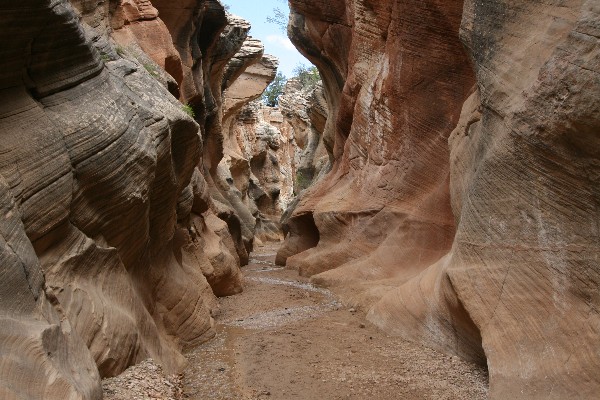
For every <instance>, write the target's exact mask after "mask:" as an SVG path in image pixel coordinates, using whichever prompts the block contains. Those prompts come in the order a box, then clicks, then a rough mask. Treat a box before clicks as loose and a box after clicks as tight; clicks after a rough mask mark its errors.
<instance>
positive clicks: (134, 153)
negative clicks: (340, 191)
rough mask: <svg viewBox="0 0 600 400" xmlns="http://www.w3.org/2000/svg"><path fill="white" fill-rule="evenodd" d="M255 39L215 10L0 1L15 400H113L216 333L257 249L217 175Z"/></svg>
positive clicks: (2, 388)
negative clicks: (238, 79) (123, 376)
mask: <svg viewBox="0 0 600 400" xmlns="http://www.w3.org/2000/svg"><path fill="white" fill-rule="evenodd" d="M248 29H249V25H248V24H247V23H246V22H245V21H242V20H240V19H238V18H235V17H232V16H228V15H227V14H226V13H225V11H224V9H223V6H222V5H221V3H219V2H218V1H216V0H180V1H161V0H154V1H152V2H150V1H147V0H123V1H116V0H114V1H112V0H111V1H105V2H89V1H83V0H72V1H71V2H69V1H66V0H57V1H52V2H50V1H44V0H26V1H5V2H2V4H0V32H1V33H0V42H1V43H2V46H0V54H1V55H2V57H1V61H0V65H1V68H0V93H1V94H0V98H1V99H2V101H1V102H0V104H1V105H0V149H1V150H0V187H1V189H0V198H1V200H0V207H1V209H2V215H3V220H2V222H1V223H0V231H1V232H2V234H1V235H0V238H1V241H0V254H1V256H0V258H1V259H2V269H1V271H0V274H1V277H2V283H1V287H0V320H1V322H2V323H1V324H0V353H1V354H2V357H1V360H0V397H1V398H3V399H99V398H101V396H102V393H101V388H100V377H101V376H112V375H115V374H118V373H120V372H121V371H123V370H124V369H125V368H126V367H127V366H129V365H131V364H134V363H136V362H139V361H141V360H143V359H145V358H148V357H151V358H153V359H155V360H157V361H158V362H160V363H162V364H163V366H164V367H165V368H166V369H167V370H168V371H176V370H179V369H181V367H182V366H183V365H184V363H185V360H184V358H183V356H182V355H181V350H182V349H183V348H185V347H188V346H192V345H195V344H197V343H200V342H201V341H204V340H206V339H207V338H210V337H211V336H213V335H214V330H213V321H212V317H211V312H213V311H214V310H215V307H216V300H215V295H216V296H221V295H229V294H234V293H238V292H240V291H241V290H242V287H241V279H240V272H239V266H240V264H241V263H243V262H244V258H246V259H247V254H248V251H249V249H250V248H251V246H252V237H251V235H252V233H251V232H250V233H248V232H246V231H244V226H243V217H244V216H243V215H240V213H239V211H238V210H236V208H235V204H231V201H229V200H227V199H225V196H224V195H223V193H224V192H226V190H225V189H222V188H220V187H219V186H218V184H219V182H215V177H217V173H216V166H217V165H218V163H219V161H220V157H222V154H223V148H222V146H223V136H222V132H221V130H220V126H221V121H222V100H221V93H222V90H223V87H222V85H223V77H224V75H225V72H226V69H227V65H228V63H229V62H230V60H231V58H232V57H234V56H235V55H236V53H238V52H239V51H240V50H241V49H242V46H243V44H244V42H245V41H246V39H247V33H248ZM247 66H248V65H245V66H244V67H243V68H241V69H240V71H239V74H238V76H239V75H240V74H241V73H242V72H243V71H244V69H245V67H247ZM229 79H230V81H231V82H233V81H234V80H235V77H232V76H229ZM265 86H266V83H265ZM174 96H175V97H174ZM176 97H178V98H179V99H180V100H181V102H180V101H178V100H177V98H176ZM182 102H183V103H189V105H190V107H191V109H192V110H193V111H194V113H195V119H194V118H191V117H190V115H189V114H190V111H189V110H186V108H184V107H183V104H182ZM250 222H252V221H250ZM247 229H253V226H251V227H248V228H247ZM244 235H246V236H244Z"/></svg>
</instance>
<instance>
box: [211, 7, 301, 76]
mask: <svg viewBox="0 0 600 400" xmlns="http://www.w3.org/2000/svg"><path fill="white" fill-rule="evenodd" d="M221 3H223V4H226V5H228V6H229V12H231V13H232V14H235V15H238V16H240V17H242V18H244V19H246V20H248V21H250V23H251V24H252V29H251V30H250V35H251V36H252V37H255V38H257V39H260V40H261V41H262V42H263V43H264V45H265V53H267V54H272V55H274V56H275V57H277V58H279V71H281V72H282V73H283V74H284V75H285V76H286V77H288V78H289V77H291V76H292V71H293V69H294V67H296V65H298V64H299V63H302V64H304V65H310V62H309V61H308V60H307V59H306V58H304V57H303V56H302V55H301V54H300V53H299V52H298V50H296V48H295V47H294V45H293V44H292V42H290V40H289V39H288V37H287V34H286V33H285V32H282V31H281V29H279V27H278V26H277V25H274V24H269V23H268V22H267V16H269V15H272V13H273V11H272V10H273V8H279V9H280V10H281V11H283V12H284V13H285V14H286V15H287V14H288V13H289V8H288V2H287V0H221Z"/></svg>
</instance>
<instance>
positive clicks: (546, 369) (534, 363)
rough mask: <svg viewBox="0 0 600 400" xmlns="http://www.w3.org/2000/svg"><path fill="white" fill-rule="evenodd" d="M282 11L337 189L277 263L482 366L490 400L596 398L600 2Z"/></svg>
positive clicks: (431, 3)
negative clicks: (310, 88) (321, 90)
mask: <svg viewBox="0 0 600 400" xmlns="http://www.w3.org/2000/svg"><path fill="white" fill-rule="evenodd" d="M290 4H291V6H292V17H291V22H290V26H289V33H290V36H291V38H292V41H293V42H294V43H295V44H296V45H297V46H298V47H299V48H300V50H301V51H303V52H304V53H305V54H306V55H307V56H308V57H309V58H310V59H311V61H313V62H314V63H315V64H316V65H317V66H318V67H319V70H320V72H321V74H322V76H323V78H324V86H325V88H326V96H327V100H328V105H329V108H330V118H329V120H328V122H327V126H326V129H325V133H324V138H325V143H326V144H327V147H328V149H329V150H330V152H331V155H332V158H333V169H332V172H331V173H330V174H328V175H327V176H326V177H325V179H323V180H321V181H320V182H319V183H317V185H316V186H315V187H312V188H309V190H307V192H306V193H305V195H304V196H303V197H302V199H301V200H300V203H299V205H298V207H297V208H296V209H295V211H294V213H293V215H292V217H291V219H290V234H289V236H288V237H287V239H286V244H285V245H284V247H283V248H282V250H281V251H280V254H279V255H278V259H279V260H280V262H283V261H285V260H286V259H287V264H288V265H290V266H294V267H296V268H298V269H299V270H300V272H301V273H302V274H305V275H312V276H313V278H312V279H313V281H315V282H318V283H321V284H326V285H330V286H336V287H337V290H338V291H339V292H340V293H341V294H342V295H343V296H344V297H345V299H346V300H347V301H348V302H351V303H355V304H358V305H360V306H363V307H365V308H367V309H368V310H369V316H368V317H369V319H370V320H371V321H372V322H374V323H376V324H377V325H379V326H381V327H382V328H384V329H385V330H387V331H388V332H392V333H395V334H398V335H402V336H404V337H407V338H410V339H412V340H416V341H419V342H422V343H424V344H426V345H428V346H433V347H436V348H438V349H441V350H444V351H447V352H452V353H455V354H458V355H460V356H462V357H464V358H467V359H470V360H473V361H475V362H480V363H487V365H488V368H489V372H490V396H491V397H492V398H497V399H504V398H528V399H529V398H544V399H545V398H556V399H562V398H595V397H597V396H598V394H599V393H600V379H599V375H598V374H597V373H596V372H595V371H597V370H598V366H599V363H600V353H599V348H598V346H597V344H598V342H599V341H600V337H599V333H598V332H600V329H599V328H600V315H599V314H598V312H597V309H598V306H599V305H600V298H599V297H598V287H599V283H600V275H599V273H598V271H599V270H598V267H597V264H598V255H599V250H600V242H599V238H600V235H599V234H598V233H599V232H598V221H600V215H599V214H598V210H599V208H598V205H599V199H600V192H599V191H598V188H599V187H600V186H599V185H598V176H600V175H599V174H598V165H600V164H599V159H600V157H599V156H600V153H599V149H600V143H599V142H598V135H597V132H598V128H599V126H598V123H599V116H600V112H599V107H600V106H599V104H600V102H598V95H599V94H600V80H599V79H598V77H599V76H600V75H599V74H598V72H599V65H600V64H599V63H598V54H600V53H599V50H598V37H599V34H598V32H600V31H599V29H600V27H599V25H598V21H599V20H600V18H599V16H600V9H599V8H598V6H597V4H596V2H593V1H568V2H561V3H560V4H559V3H552V2H550V3H548V2H541V1H532V2H526V3H522V2H514V1H510V0H498V1H492V2H483V3H482V2H475V1H470V0H466V1H465V3H464V4H463V2H462V1H450V2H448V1H436V0H427V1H409V0H405V1H400V2H374V1H369V0H354V1H350V0H345V1H344V0H338V1H334V2H322V1H317V0H291V1H290ZM459 34H460V39H462V42H463V43H464V45H465V47H463V45H462V44H461V40H459ZM469 96H470V97H469ZM467 97H468V99H467ZM463 104H464V105H463ZM461 107H462V111H461ZM307 249H308V250H307ZM303 250H306V251H304V252H301V251H303ZM299 252H301V253H300V254H297V253H299ZM294 254H297V255H294Z"/></svg>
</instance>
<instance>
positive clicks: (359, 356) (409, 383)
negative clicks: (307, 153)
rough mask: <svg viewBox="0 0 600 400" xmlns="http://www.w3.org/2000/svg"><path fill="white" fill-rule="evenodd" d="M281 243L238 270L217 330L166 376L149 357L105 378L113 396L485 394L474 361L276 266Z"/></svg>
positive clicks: (114, 399)
mask: <svg viewBox="0 0 600 400" xmlns="http://www.w3.org/2000/svg"><path fill="white" fill-rule="evenodd" d="M277 246H278V244H277V245H276V244H273V245H269V246H265V247H261V248H259V249H257V251H256V252H255V253H254V254H253V255H252V258H251V261H250V264H249V265H248V266H246V267H244V268H242V270H243V273H244V279H245V289H244V292H243V293H242V294H241V295H238V296H233V297H227V298H222V299H220V300H219V301H220V305H221V308H220V311H219V314H218V315H217V316H216V322H217V336H216V338H215V339H213V340H212V341H210V342H208V343H205V344H203V345H202V346H200V347H198V348H196V349H194V350H193V351H191V352H189V353H188V354H187V357H188V360H189V366H188V368H187V369H186V371H185V372H184V373H183V374H181V375H177V376H166V375H164V374H163V373H162V371H161V368H160V367H159V366H158V365H156V364H154V363H153V362H152V361H151V360H149V361H145V362H143V363H142V364H139V365H137V366H134V367H132V368H130V369H128V370H127V371H126V372H125V373H124V374H122V375H120V376H118V377H116V378H111V379H105V380H104V381H103V387H104V395H105V399H107V400H137V399H177V400H179V399H192V400H207V399H227V400H230V399H277V400H284V399H285V400H287V399H307V400H308V399H319V400H328V399H332V400H333V399H372V400H374V399H378V400H385V399H469V400H473V399H485V398H486V394H487V387H488V383H487V374H486V371H485V370H484V369H482V368H481V367H479V366H477V365H473V364H469V363H466V362H464V361H462V360H460V359H458V358H456V357H450V356H446V355H444V354H441V353H438V352H436V351H433V350H431V349H428V348H425V347H421V346H419V345H416V344H414V343H411V342H407V341H404V340H402V339H399V338H396V337H390V336H387V335H385V334H384V333H383V332H381V331H379V330H378V329H376V328H375V327H374V326H371V325H370V324H369V323H368V322H366V320H365V318H364V314H363V313H362V312H361V311H358V310H354V309H352V308H349V307H347V306H345V305H343V304H342V303H340V302H339V301H338V300H337V299H336V297H335V295H334V294H332V293H331V292H330V291H328V290H325V289H321V288H317V287H315V286H313V285H311V284H310V283H309V282H308V281H307V280H306V279H304V278H301V277H299V276H298V274H297V272H296V271H293V270H290V269H286V268H281V267H277V266H275V264H274V258H275V253H276V250H277Z"/></svg>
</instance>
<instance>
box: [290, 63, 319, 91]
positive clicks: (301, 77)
mask: <svg viewBox="0 0 600 400" xmlns="http://www.w3.org/2000/svg"><path fill="white" fill-rule="evenodd" d="M294 77H295V78H296V79H298V81H299V82H300V84H301V85H302V89H304V90H307V89H312V88H314V87H315V85H316V84H317V83H319V81H320V80H321V75H319V70H318V69H317V67H315V66H314V65H311V66H310V67H308V66H306V65H304V64H298V65H297V66H296V68H294Z"/></svg>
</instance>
